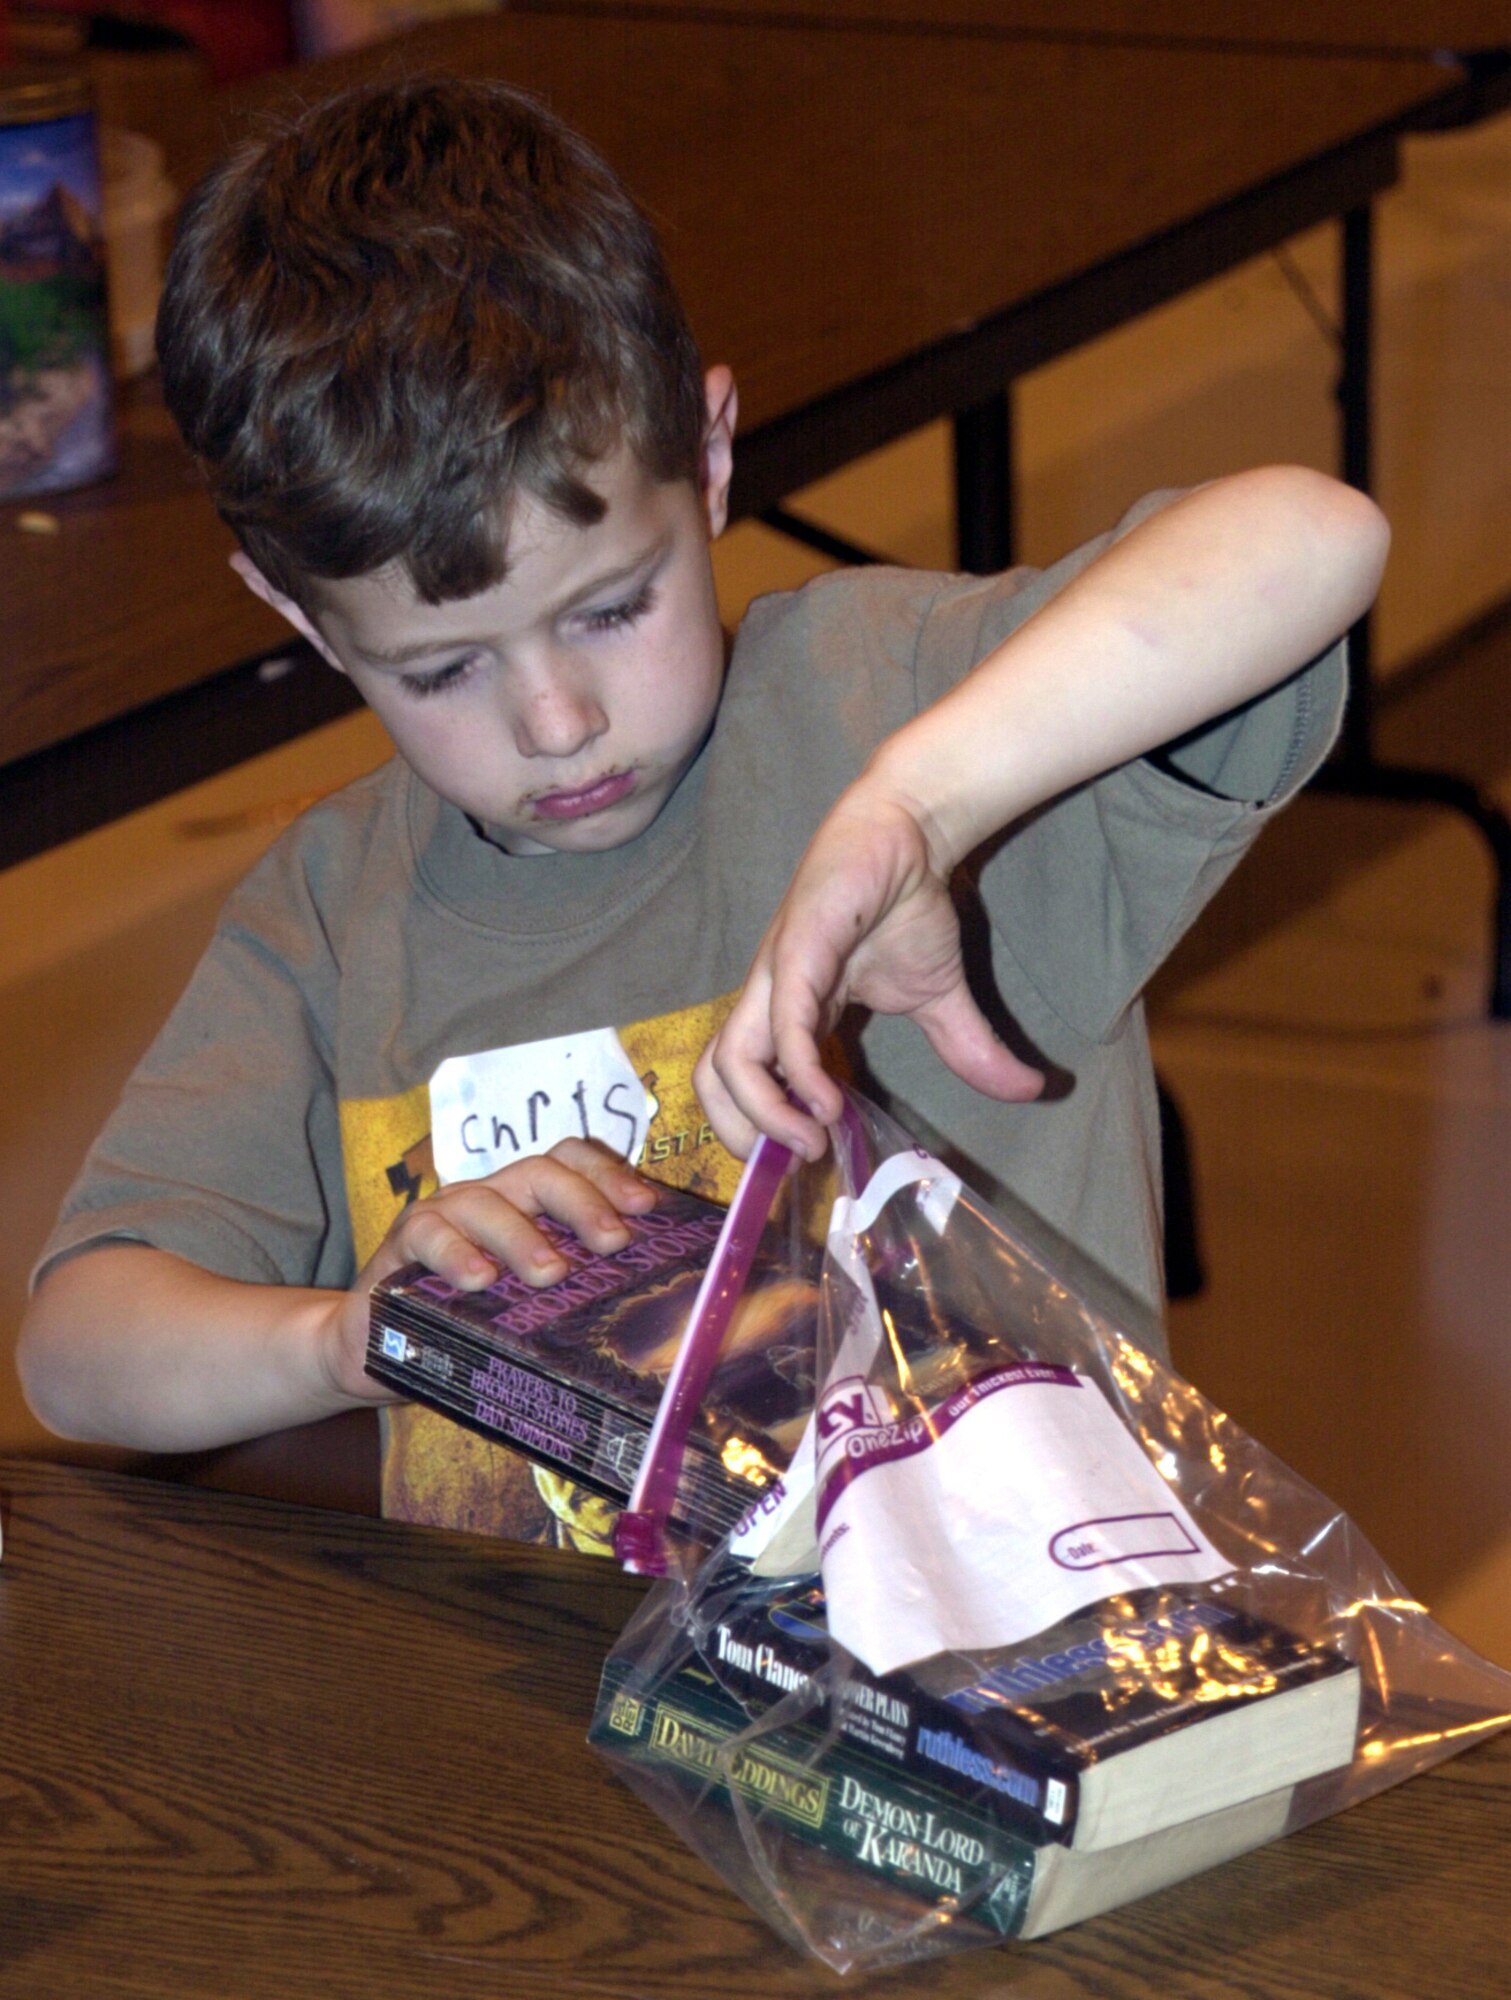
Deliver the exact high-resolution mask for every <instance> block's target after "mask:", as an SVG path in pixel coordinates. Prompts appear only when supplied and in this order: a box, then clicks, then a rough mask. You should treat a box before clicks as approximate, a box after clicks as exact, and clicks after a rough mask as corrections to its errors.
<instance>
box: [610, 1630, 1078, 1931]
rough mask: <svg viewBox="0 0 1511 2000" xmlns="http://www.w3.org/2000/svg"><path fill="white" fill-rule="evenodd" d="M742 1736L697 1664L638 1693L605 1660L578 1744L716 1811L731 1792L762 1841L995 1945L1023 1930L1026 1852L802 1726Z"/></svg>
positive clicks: (957, 1806) (624, 1666)
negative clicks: (856, 1878) (925, 1909)
mask: <svg viewBox="0 0 1511 2000" xmlns="http://www.w3.org/2000/svg"><path fill="white" fill-rule="evenodd" d="M749 1727H750V1718H749V1717H748V1716H747V1714H746V1713H745V1711H744V1710H743V1709H742V1708H741V1707H740V1706H739V1705H738V1703H736V1702H734V1701H731V1700H730V1699H729V1698H728V1697H727V1696H726V1695H723V1694H722V1693H721V1691H720V1690H719V1688H718V1686H717V1684H716V1683H714V1682H712V1681H710V1680H709V1678H708V1677H707V1676H706V1675H705V1674H703V1673H702V1672H701V1671H700V1670H699V1669H698V1668H697V1667H696V1666H693V1665H690V1664H684V1666H682V1667H681V1668H679V1669H678V1670H676V1671H675V1672H673V1673H672V1674H670V1675H668V1676H667V1677H665V1678H664V1679H662V1680H660V1681H659V1682H658V1683H657V1684H656V1685H655V1686H654V1687H653V1688H651V1689H649V1690H643V1689H642V1688H641V1687H639V1686H638V1684H637V1683H636V1680H635V1677H634V1670H633V1668H632V1667H631V1666H630V1665H629V1663H627V1662H624V1661H619V1660H614V1659H610V1660H609V1661H608V1663H607V1664H606V1666H605V1668H604V1672H603V1679H602V1684H601V1686H600V1689H599V1696H598V1704H597V1709H596V1711H595V1715H594V1720H593V1726H592V1728H591V1729H590V1731H589V1733H588V1740H589V1742H590V1743H593V1744H595V1745H597V1746H598V1747H599V1748H600V1749H602V1750H603V1751H605V1752H606V1753H607V1754H608V1755H609V1757H610V1759H611V1760H624V1761H626V1762H629V1763H632V1764H635V1765H638V1766H640V1767H641V1768H642V1769H644V1770H647V1771H649V1772H651V1773H653V1774H659V1775H661V1776H663V1777H665V1778H668V1779H670V1780H672V1781H673V1782H674V1783H675V1784H676V1785H677V1786H678V1788H679V1789H681V1790H683V1791H685V1792H691V1793H694V1794H696V1793H698V1792H700V1791H707V1792H709V1793H711V1794H712V1795H713V1796H715V1797H718V1798H720V1799H721V1800H722V1802H723V1809H724V1810H726V1811H728V1810H731V1808H730V1805H729V1793H730V1791H731V1789H732V1790H734V1791H735V1792H737V1793H738V1794H739V1796H740V1798H741V1800H742V1801H744V1802H745V1803H747V1804H748V1805H749V1806H750V1807H751V1808H752V1809H753V1810H754V1811H755V1812H757V1813H758V1814H759V1815H760V1825H761V1832H762V1839H763V1843H764V1842H765V1841H766V1840H767V1839H768V1838H769V1837H770V1836H772V1835H773V1834H775V1833H780V1834H782V1835H783V1836H785V1837H787V1838H789V1839H792V1840H795V1841H798V1842H800V1843H802V1844H804V1845H806V1846H811V1847H815V1848H818V1849H821V1850H822V1851H823V1852H824V1853H826V1854H829V1855H831V1856H833V1857H834V1858H835V1859H836V1860H838V1861H840V1862H843V1863H845V1864H846V1865H847V1866H849V1867H850V1868H853V1869H854V1870H856V1871H857V1873H858V1874H859V1875H860V1876H861V1877H866V1876H870V1877H873V1878H876V1879H879V1880H880V1881H883V1882H885V1883H887V1884H889V1885H891V1886H892V1887H893V1888H895V1889H900V1890H902V1891H903V1892H904V1893H905V1894H906V1895H907V1896H908V1897H909V1898H910V1899H914V1900H917V1901H918V1902H920V1903H922V1904H925V1905H927V1906H929V1907H930V1908H933V1909H937V1910H939V1911H941V1912H944V1913H947V1914H949V1915H950V1916H958V1917H960V1918H962V1919H965V1920H967V1921H974V1922H976V1923H979V1924H981V1925H983V1926H984V1927H985V1928H986V1929H987V1930H989V1931H991V1932H992V1933H993V1934H995V1935H997V1936H999V1937H1015V1936H1016V1935H1017V1934H1018V1932H1019V1931H1020V1930H1021V1929H1022V1926H1023V1923H1024V1921H1025V1919H1026V1915H1027V1911H1028V1906H1029V1897H1030V1894H1031V1892H1032V1889H1033V1885H1034V1880H1035V1876H1036V1874H1037V1872H1038V1867H1039V1854H1040V1850H1039V1849H1037V1848H1035V1847H1034V1846H1033V1845H1032V1843H1030V1842H1029V1841H1026V1840H1023V1839H1021V1838H1020V1837H1018V1836H1016V1835H1015V1834H1013V1833H1011V1832H1010V1831H1008V1830H1007V1829H1005V1828H1003V1827H1001V1826H998V1825H996V1824H995V1823H994V1822H993V1821H992V1820H991V1819H989V1818H983V1817H981V1816H979V1815H977V1814H973V1813H971V1812H969V1811H968V1810H966V1809H965V1808H964V1807H963V1806H962V1805H961V1803H960V1801H959V1800H958V1799H957V1798H954V1797H953V1796H951V1795H950V1794H948V1793H947V1792H944V1791H941V1790H939V1789H938V1788H936V1787H932V1786H928V1785H923V1784H918V1783H915V1782H912V1781H910V1780H908V1779H907V1778H905V1777H902V1776H901V1775H900V1774H898V1773H897V1772H895V1771H890V1770H887V1769H885V1768H883V1767H881V1766H879V1765H877V1764H876V1763H875V1762H874V1761H872V1760H871V1759H868V1758H863V1757H861V1756H859V1755H858V1754H857V1753H856V1752H855V1751H854V1750H853V1749H851V1748H850V1747H849V1746H848V1745H847V1744H845V1743H844V1742H843V1741H841V1740H834V1741H829V1742H826V1741H825V1740H824V1738H823V1737H822V1736H821V1735H819V1734H818V1733H817V1732H815V1731H812V1730H808V1729H804V1728H801V1727H798V1728H791V1727H788V1728H783V1729H781V1730H775V1731H772V1732H770V1734H769V1735H765V1736H758V1737H756V1738H754V1739H753V1740H745V1741H741V1740H739V1739H740V1738H741V1737H742V1736H744V1734H745V1732H746V1731H748V1730H749Z"/></svg>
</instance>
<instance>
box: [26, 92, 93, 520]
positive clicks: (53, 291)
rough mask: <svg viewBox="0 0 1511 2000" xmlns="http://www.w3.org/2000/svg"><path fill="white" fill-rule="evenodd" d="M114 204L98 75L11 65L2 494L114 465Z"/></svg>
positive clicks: (75, 481) (53, 487)
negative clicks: (107, 225)
mask: <svg viewBox="0 0 1511 2000" xmlns="http://www.w3.org/2000/svg"><path fill="white" fill-rule="evenodd" d="M103 206H104V204H103V198H102V192H101V186H100V164H99V153H98V149H97V145H96V135H95V121H94V114H93V111H92V109H91V106H90V96H89V86H88V83H87V81H86V79H85V78H84V77H83V76H81V75H78V74H77V73H75V72H73V71H70V70H59V69H51V68H42V67H39V68H37V69H35V70H22V69H14V70H7V71H4V72H0V499H15V498H19V497H20V496H21V495H24V494H30V493H51V492H56V491H58V490H60V489H61V488H63V487H68V486H83V485H86V484H87V483H88V482H89V481H90V480H92V479H98V478H100V477H101V475H102V474H104V473H107V472H110V471H112V470H113V469H114V465H115V434H114V427H113V424H112V418H111V391H110V368H109V360H108V341H107V320H106V307H105V243H104V231H103V224H102V217H103Z"/></svg>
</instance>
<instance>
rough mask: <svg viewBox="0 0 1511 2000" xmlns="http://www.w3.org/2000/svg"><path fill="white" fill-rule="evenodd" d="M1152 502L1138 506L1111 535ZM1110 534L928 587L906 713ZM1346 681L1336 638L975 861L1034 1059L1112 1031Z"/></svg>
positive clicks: (1302, 762) (1342, 649) (1339, 698)
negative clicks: (1030, 562)
mask: <svg viewBox="0 0 1511 2000" xmlns="http://www.w3.org/2000/svg"><path fill="white" fill-rule="evenodd" d="M1165 497H1166V496H1153V497H1152V498H1151V499H1150V500H1148V501H1145V502H1141V503H1140V505H1139V507H1138V508H1137V509H1135V510H1133V512H1132V513H1131V514H1130V515H1129V516H1128V517H1127V518H1126V519H1125V521H1124V522H1122V523H1120V524H1119V527H1118V529H1117V530H1115V531H1114V535H1116V534H1119V533H1123V532H1126V530H1127V528H1128V527H1129V526H1131V525H1133V524H1134V523H1135V522H1136V521H1137V520H1139V519H1142V518H1144V516H1145V515H1146V514H1147V513H1148V512H1150V511H1152V510H1153V508H1154V507H1156V506H1158V505H1159V504H1161V501H1162V500H1163V499H1164V498H1165ZM1113 538H1114V536H1112V535H1109V536H1104V537H1102V538H1101V539H1100V540H1098V541H1096V542H1093V543H1090V544H1088V545H1087V546H1086V547H1085V548H1083V549H1080V550H1078V551H1077V552H1076V553H1075V554H1074V555H1073V556H1070V557H1068V558H1067V559H1066V560H1065V561H1064V562H1062V563H1059V564H1057V565H1056V566H1055V567H1054V568H1052V569H1049V570H1045V571H1042V572H1023V571H1019V572H1010V573H1008V575H1006V576H1004V577H1000V578H993V579H985V580H981V581H979V582H978V581H976V580H970V581H963V582H962V583H961V584H959V585H956V586H952V587H950V588H947V589H946V590H944V591H942V592H941V593H940V595H939V596H938V597H937V598H936V599H935V601H934V604H933V606H932V608H931V611H930V615H929V617H928V619H927V621H926V623H925V626H924V628H923V630H922V632H921V634H920V642H919V656H918V662H917V675H918V699H919V701H920V704H923V703H925V702H927V701H931V700H935V699H937V698H938V697H939V695H941V694H942V693H944V692H945V690H946V688H947V687H950V686H954V685H955V684H956V682H957V681H958V680H960V679H961V678H962V677H963V676H964V675H965V674H967V673H969V672H970V670H971V668H972V667H973V666H975V665H976V664H977V663H978V662H979V661H980V660H982V659H983V658H985V656H986V655H987V654H988V653H989V652H990V651H992V649H993V648H994V647H995V646H997V645H999V644H1000V643H1001V642H1002V640H1003V639H1005V638H1006V637H1007V636H1008V635H1009V634H1010V633H1011V632H1013V631H1015V630H1017V628H1018V627H1019V626H1020V625H1022V624H1023V623H1024V622H1025V621H1026V620H1027V619H1028V618H1029V617H1030V616H1032V614H1033V613H1034V611H1036V610H1037V609H1038V608H1039V606H1040V605H1042V604H1044V603H1046V602H1047V601H1048V600H1049V598H1050V597H1052V596H1053V595H1054V594H1055V593H1056V592H1057V591H1059V590H1062V589H1063V588H1064V587H1065V586H1066V584H1068V583H1069V582H1070V581H1071V580H1072V578H1074V577H1075V576H1077V575H1079V574H1080V572H1081V571H1082V570H1083V569H1084V568H1085V567H1086V566H1087V564H1088V563H1090V562H1091V561H1092V560H1094V559H1095V557H1096V556H1097V555H1098V554H1099V553H1100V552H1101V551H1102V550H1103V549H1105V548H1106V547H1107V546H1108V545H1109V543H1110V542H1111V541H1112V539H1113ZM1214 643H1220V638H1218V639H1216V640H1215V641H1214ZM1346 682H1347V670H1346V646H1345V642H1344V641H1343V640H1339V641H1338V642H1337V643H1336V644H1335V645H1334V646H1332V647H1330V648H1329V649H1328V651H1327V652H1325V653H1324V654H1322V655H1321V656H1320V657H1319V658H1318V659H1316V660H1313V661H1312V662H1310V663H1309V664H1308V665H1307V666H1305V667H1303V668H1301V669H1300V670H1299V671H1298V672H1297V673H1295V674H1293V675H1291V676H1290V677H1289V678H1288V679H1287V680H1285V681H1283V682H1282V683H1281V684H1280V685H1279V686H1278V687H1276V688H1273V689H1271V690H1269V691H1268V692H1267V693H1265V694H1263V695H1261V696H1259V697H1258V698H1257V699H1255V700H1254V701H1251V702H1248V703H1245V704H1244V705H1243V706H1242V707H1241V708H1238V709H1235V710H1233V711H1232V712H1231V713H1229V714H1226V715H1222V716H1219V717H1217V718H1215V719H1214V720H1213V721H1211V722H1208V723H1206V724H1205V725H1203V726H1202V727H1201V728H1200V729H1197V730H1194V731H1192V732H1191V733H1190V734H1189V735H1188V736H1186V737H1184V738H1182V739H1181V740H1180V741H1179V742H1177V743H1174V744H1169V745H1166V746H1164V747H1163V748H1162V749H1160V750H1159V751H1157V752H1156V753H1154V754H1152V755H1150V756H1146V757H1140V758H1136V759H1134V760H1133V761H1132V762H1131V763H1128V764H1125V765H1122V766H1120V767H1118V768H1117V769H1115V770H1113V771H1109V772H1107V773H1105V774H1104V775H1103V776H1102V777H1100V778H1098V779H1096V780H1095V781H1093V782H1091V783H1089V784H1086V785H1083V786H1080V787H1078V788H1077V789H1075V790H1074V791H1072V792H1070V793H1068V794H1066V795H1065V796H1064V797H1062V798H1060V799H1057V800H1055V801H1053V802H1052V803H1050V804H1049V805H1047V806H1046V807H1044V808H1042V809H1041V810H1040V811H1038V812H1036V813H1033V814H1031V815H1029V816H1028V817H1027V818H1026V819H1025V820H1024V821H1023V822H1021V823H1020V824H1018V825H1017V826H1015V827H1013V828H1011V829H1009V830H1008V831H1007V833H1006V834H1005V835H1004V836H1003V837H1002V838H1001V839H999V840H998V841H997V842H996V843H995V844H994V845H993V846H992V848H991V849H990V850H989V851H988V852H986V853H985V854H984V855H983V856H981V857H978V866H977V868H976V869H975V871H974V876H975V882H976V886H977V890H978V891H979V897H980V901H981V904H982V905H983V906H984V909H985V912H986V915H987V917H988V918H989V920H990V926H991V945H992V958H993V966H994V970H995V973H996V976H997V980H998V985H999V988H1000V989H1001V992H1002V997H1003V998H1004V1000H1006V1001H1007V1003H1008V1006H1009V1008H1010V1010H1011V1011H1013V1012H1014V1013H1015V1014H1016V1015H1017V1016H1018V1018H1019V1023H1020V1025H1021V1026H1022V1027H1023V1028H1024V1029H1025V1031H1026V1032H1027V1033H1028V1035H1029V1037H1030V1039H1031V1040H1033V1041H1034V1042H1035V1043H1036V1045H1038V1046H1039V1047H1040V1049H1041V1052H1042V1053H1043V1054H1045V1055H1047V1056H1050V1057H1053V1056H1055V1055H1057V1054H1063V1055H1066V1056H1070V1055H1072V1054H1073V1053H1074V1047H1075V1044H1076V1042H1077V1041H1083V1042H1084V1041H1088V1040H1090V1041H1100V1040H1103V1039H1105V1037H1106V1036H1107V1035H1109V1034H1110V1033H1112V1032H1114V1031H1115V1030H1116V1028H1117V1026H1118V1024H1119V1021H1120V1019H1121V1017H1122V1015H1123V1013H1124V1011H1125V1010H1126V1008H1127V1007H1128V1006H1129V1005H1130V1004H1131V1003H1132V1001H1133V1000H1135V999H1136V998H1137V996H1138V994H1139V993H1140V991H1141V990H1142V989H1143V987H1144V986H1145V985H1146V984H1147V983H1148V981H1149V979H1150V978H1151V977H1152V976H1153V974H1154V972H1155V971H1156V970H1157V969H1158V967H1159V965H1160V964H1161V962H1162V961H1163V960H1164V959H1165V957H1166V956H1167V955H1168V954H1169V952H1170V951H1171V950H1172V949H1173V948H1174V946H1175V944H1176V943H1177V942H1178V940H1179V939H1180V937H1181V936H1182V935H1183V933H1184V932H1185V931H1186V929H1187V928H1188V927H1189V925H1190V924H1191V923H1192V921H1193V920H1194V919H1195V917H1196V916H1197V914H1198V912H1199V911H1200V910H1201V909H1203V908H1204V907H1205V905H1206V904H1207V903H1208V902H1209V901H1210V900H1211V898H1212V896H1213V895H1214V894H1215V893H1216V892H1217V890H1218V888H1219V887H1220V886H1221V885H1222V883H1223V882H1224V881H1225V880H1226V879H1227V877H1228V875H1229V874H1230V873H1231V872H1232V870H1233V868H1234V867H1235V866H1236V865H1237V863H1238V861H1239V860H1240V858H1241V857H1242V855H1243V854H1244V853H1245V852H1246V851H1247V849H1248V848H1249V846H1250V845H1251V844H1252V843H1253V841H1254V839H1255V838H1256V837H1257V835H1258V833H1259V832H1260V830H1261V828H1262V827H1263V826H1264V825H1265V823H1266V822H1267V820H1268V819H1269V818H1270V817H1271V816H1272V815H1273V814H1274V813H1275V812H1276V811H1278V810H1279V808H1280V807H1281V806H1282V805H1284V804H1285V803H1286V802H1287V801H1288V800H1289V799H1291V798H1292V797H1294V795H1295V794H1296V792H1297V791H1298V790H1299V789H1300V788H1301V787H1302V785H1304V784H1305V782H1306V780H1307V779H1308V778H1309V777H1310V776H1311V775H1312V773H1313V772H1314V771H1315V770H1316V769H1317V767H1318V765H1319V764H1320V763H1321V762H1322V760H1323V758H1324V757H1325V756H1326V754H1327V751H1328V748H1329V746H1330V745H1331V743H1332V741H1333V739H1334V737H1335V736H1336V734H1337V730H1338V725H1339V722H1340V720H1341V717H1342V712H1343V700H1344V695H1345V691H1346Z"/></svg>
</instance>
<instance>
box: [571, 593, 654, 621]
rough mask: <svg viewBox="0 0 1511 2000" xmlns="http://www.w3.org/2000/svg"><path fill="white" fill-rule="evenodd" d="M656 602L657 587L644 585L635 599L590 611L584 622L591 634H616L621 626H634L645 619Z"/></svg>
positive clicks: (629, 598) (627, 599) (631, 598)
mask: <svg viewBox="0 0 1511 2000" xmlns="http://www.w3.org/2000/svg"><path fill="white" fill-rule="evenodd" d="M655 601H656V591H655V586H654V585H653V584H650V583H643V584H642V585H641V586H640V588H639V589H638V590H637V591H636V592H635V595H634V596H633V597H626V598H625V599H624V600H623V602H622V603H619V604H605V605H604V606H603V607H602V608H601V609H600V610H597V611H589V612H587V613H586V614H585V615H584V619H583V622H584V624H586V626H587V628H588V630H589V631H590V632H615V631H618V630H619V628H620V627H621V626H624V625H633V624H634V623H635V621H636V620H637V619H640V618H643V617H644V616H645V614H646V612H647V611H649V610H650V608H651V606H652V605H653V604H654V603H655Z"/></svg>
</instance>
